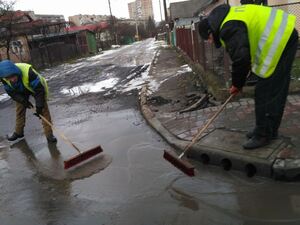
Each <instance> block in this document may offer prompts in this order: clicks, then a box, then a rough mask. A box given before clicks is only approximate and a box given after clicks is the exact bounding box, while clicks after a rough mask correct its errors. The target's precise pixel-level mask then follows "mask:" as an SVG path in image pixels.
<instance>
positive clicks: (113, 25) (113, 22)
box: [108, 0, 118, 44]
mask: <svg viewBox="0 0 300 225" xmlns="http://www.w3.org/2000/svg"><path fill="white" fill-rule="evenodd" d="M108 6H109V12H110V19H111V26H112V33H113V35H114V39H115V44H118V41H117V34H116V30H115V21H114V18H113V15H112V12H111V6H110V0H108Z"/></svg>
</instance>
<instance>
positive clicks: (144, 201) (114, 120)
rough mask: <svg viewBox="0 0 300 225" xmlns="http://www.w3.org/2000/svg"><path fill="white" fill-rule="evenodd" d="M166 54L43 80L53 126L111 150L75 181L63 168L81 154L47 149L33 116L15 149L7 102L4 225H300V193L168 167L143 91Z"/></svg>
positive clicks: (137, 54) (147, 50) (60, 72)
mask: <svg viewBox="0 0 300 225" xmlns="http://www.w3.org/2000/svg"><path fill="white" fill-rule="evenodd" d="M159 45H160V43H155V42H154V41H153V40H152V39H149V40H146V41H144V42H139V43H135V44H134V45H132V46H125V47H122V48H121V49H116V50H114V51H110V52H107V53H105V54H103V55H99V56H94V57H89V58H85V59H81V60H79V61H76V62H73V63H71V64H63V65H60V66H57V67H54V68H51V69H47V70H45V71H43V72H42V74H43V75H44V76H45V77H46V78H47V79H48V83H49V87H50V90H51V94H52V95H51V99H50V102H49V105H50V111H51V113H52V117H53V121H54V124H55V126H57V128H59V129H60V130H62V131H63V132H64V133H65V134H66V135H67V136H68V137H69V138H70V139H71V140H72V141H74V143H75V144H76V145H78V146H79V147H80V148H81V149H82V150H86V149H89V148H91V147H94V146H96V145H99V144H100V145H101V146H102V148H103V149H104V153H103V154H101V156H98V157H96V158H95V160H94V161H91V162H90V164H86V165H83V166H82V167H78V168H76V169H75V170H73V171H69V172H66V171H64V170H63V168H62V161H63V160H64V159H67V158H69V157H71V156H72V155H74V154H76V152H75V151H74V149H72V148H70V147H69V146H68V145H66V144H65V143H64V142H63V141H62V140H61V139H59V142H58V144H57V145H56V146H55V145H54V146H53V145H47V143H46V140H45V137H44V136H43V134H42V129H41V125H40V122H39V120H38V119H37V118H35V117H34V116H32V115H31V113H28V116H27V125H26V129H25V137H26V138H25V140H24V141H20V142H18V143H15V144H13V145H11V146H9V144H8V143H7V142H6V141H5V140H4V139H5V135H6V134H7V133H10V132H11V131H12V130H13V127H14V117H15V115H14V104H13V102H12V101H11V100H3V101H1V104H0V126H1V130H0V140H1V142H0V224H1V225H19V224H22V225H27V224H28V225H43V224H47V225H63V224H68V225H77V224H78V225H79V224H90V225H94V224H95V225H96V224H97V225H98V224H99V225H100V224H101V225H102V224H106V225H156V224H157V225H158V224H159V225H196V224H201V225H216V224H222V225H235V224H236V225H241V224H243V225H244V224H245V225H246V224H251V225H252V224H258V225H260V224H265V225H270V224H299V223H300V191H299V188H300V184H298V183H280V182H275V181H272V180H269V179H265V178H259V177H255V178H246V177H245V175H244V174H241V173H238V172H225V171H222V170H221V169H220V168H215V167H212V166H203V165H197V169H198V175H197V176H196V177H195V178H189V177H186V176H185V175H183V174H182V173H181V172H179V171H178V170H177V169H175V168H174V167H172V166H171V165H170V164H169V163H167V162H166V161H164V160H163V158H162V151H163V149H165V148H169V147H168V145H167V144H166V143H165V142H164V141H163V140H162V139H161V137H159V135H158V134H156V133H155V132H154V131H153V130H151V129H150V128H149V127H148V126H147V124H146V122H145V121H144V119H143V118H142V117H141V115H140V113H139V109H138V100H137V94H138V91H137V90H136V89H139V88H140V87H141V85H142V84H143V83H144V82H145V80H146V78H145V77H146V76H147V73H148V70H149V64H150V62H151V60H152V58H153V56H154V54H155V53H156V51H159V48H158V46H159ZM0 90H1V91H2V92H1V91H0V93H3V90H2V89H0ZM56 136H57V135H56Z"/></svg>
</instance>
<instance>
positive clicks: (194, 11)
mask: <svg viewBox="0 0 300 225" xmlns="http://www.w3.org/2000/svg"><path fill="white" fill-rule="evenodd" d="M212 2H214V0H190V1H184V2H174V3H170V16H171V19H172V20H174V19H176V18H191V17H194V16H196V15H198V14H199V12H200V11H201V10H202V8H205V7H206V6H208V5H209V4H211V3H212Z"/></svg>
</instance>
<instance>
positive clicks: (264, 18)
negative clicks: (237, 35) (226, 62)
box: [220, 5, 296, 78]
mask: <svg viewBox="0 0 300 225" xmlns="http://www.w3.org/2000/svg"><path fill="white" fill-rule="evenodd" d="M231 20H239V21H242V22H244V23H245V25H246V26H247V31H248V38H249V44H250V55H251V64H252V72H253V73H255V74H256V75H258V76H260V77H262V78H268V77H270V76H271V75H272V73H273V72H274V70H275V68H276V66H277V64H278V62H279V60H280V57H281V54H282V52H283V50H284V48H285V46H286V44H287V42H288V40H289V38H290V36H291V33H292V32H293V29H294V27H295V21H296V17H295V16H294V15H291V14H287V13H285V12H284V11H282V10H280V9H274V8H271V7H265V6H257V5H244V6H235V7H231V8H230V11H229V13H228V14H227V16H226V17H225V19H224V20H223V22H222V24H221V28H220V29H222V26H223V25H224V24H225V23H226V22H228V21H231ZM221 43H222V44H223V45H224V46H225V44H224V41H222V40H221Z"/></svg>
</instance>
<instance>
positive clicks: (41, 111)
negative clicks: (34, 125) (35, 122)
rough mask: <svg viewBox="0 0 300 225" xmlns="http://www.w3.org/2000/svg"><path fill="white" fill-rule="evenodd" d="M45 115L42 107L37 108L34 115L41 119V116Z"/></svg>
mask: <svg viewBox="0 0 300 225" xmlns="http://www.w3.org/2000/svg"><path fill="white" fill-rule="evenodd" d="M42 113H43V108H41V107H36V112H35V113H33V115H35V116H37V117H38V118H39V119H41V117H40V115H42Z"/></svg>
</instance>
